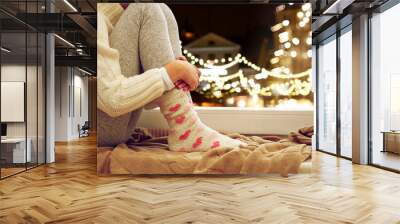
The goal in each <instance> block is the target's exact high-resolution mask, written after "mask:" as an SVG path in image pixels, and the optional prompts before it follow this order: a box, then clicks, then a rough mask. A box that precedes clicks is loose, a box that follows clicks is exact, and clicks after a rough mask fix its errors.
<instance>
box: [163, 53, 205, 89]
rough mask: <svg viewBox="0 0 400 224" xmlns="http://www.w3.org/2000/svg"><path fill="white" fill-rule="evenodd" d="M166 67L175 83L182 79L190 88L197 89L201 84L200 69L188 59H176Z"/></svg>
mask: <svg viewBox="0 0 400 224" xmlns="http://www.w3.org/2000/svg"><path fill="white" fill-rule="evenodd" d="M164 67H165V69H166V70H167V73H168V75H169V77H170V78H171V80H172V82H173V83H176V82H177V81H178V80H181V81H183V82H184V83H186V85H187V86H188V87H189V89H188V90H195V89H196V88H197V86H198V85H199V70H198V69H197V68H196V67H195V66H194V65H192V64H190V63H188V62H187V61H182V60H175V61H172V62H170V63H168V64H166V65H165V66H164Z"/></svg>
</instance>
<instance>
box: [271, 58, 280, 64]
mask: <svg viewBox="0 0 400 224" xmlns="http://www.w3.org/2000/svg"><path fill="white" fill-rule="evenodd" d="M270 62H271V64H276V63H278V62H279V58H278V57H274V58H271V60H270Z"/></svg>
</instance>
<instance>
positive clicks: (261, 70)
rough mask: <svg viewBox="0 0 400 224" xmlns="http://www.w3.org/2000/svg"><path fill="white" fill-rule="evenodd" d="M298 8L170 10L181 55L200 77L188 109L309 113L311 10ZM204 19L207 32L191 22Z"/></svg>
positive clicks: (191, 7)
mask: <svg viewBox="0 0 400 224" xmlns="http://www.w3.org/2000/svg"><path fill="white" fill-rule="evenodd" d="M302 6H303V5H302V4H290V5H289V4H288V5H274V4H261V5H260V4H257V5H251V4H250V5H223V6H222V5H221V6H216V5H196V6H194V5H172V6H171V9H172V11H173V12H174V14H175V16H176V18H177V22H178V25H179V27H180V28H181V30H182V32H181V40H182V45H183V49H184V51H183V53H184V55H185V56H186V57H187V59H188V60H189V62H191V63H192V64H194V65H196V66H197V67H198V68H200V69H201V71H202V76H201V78H200V85H199V88H198V89H197V90H196V91H193V92H192V93H191V94H192V98H193V101H194V103H195V104H196V105H199V106H226V107H271V108H279V109H284V110H293V109H296V110H297V109H305V110H313V102H312V101H313V94H312V92H311V85H310V72H311V70H310V69H311V8H310V7H308V6H307V5H306V6H307V7H302ZM204 13H206V14H207V15H208V16H209V17H210V18H213V23H212V26H211V25H210V26H209V25H205V24H204V21H201V20H197V19H195V18H196V16H194V15H199V16H201V15H202V14H204ZM237 15H247V16H241V17H238V16H237ZM226 21H229V23H227V22H226ZM249 24H251V25H250V26H249Z"/></svg>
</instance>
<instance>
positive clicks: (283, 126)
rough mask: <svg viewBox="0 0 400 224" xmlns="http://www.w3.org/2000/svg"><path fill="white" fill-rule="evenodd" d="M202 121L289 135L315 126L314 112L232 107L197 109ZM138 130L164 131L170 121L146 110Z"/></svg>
mask: <svg viewBox="0 0 400 224" xmlns="http://www.w3.org/2000/svg"><path fill="white" fill-rule="evenodd" d="M196 112H197V113H198V115H199V116H200V118H201V120H202V121H203V122H204V123H205V124H207V125H208V126H210V127H212V128H214V129H216V130H218V131H221V132H227V133H231V132H239V133H243V134H261V135H262V134H276V135H287V134H288V133H289V132H291V131H296V130H298V129H299V128H302V127H306V126H312V125H313V116H314V112H313V111H312V110H296V111H295V110H290V111H288V110H276V109H268V108H266V109H250V108H229V107H196ZM137 126H138V127H145V128H151V129H165V128H167V127H168V126H167V122H166V121H165V119H164V117H163V116H162V114H161V113H160V111H159V109H158V108H156V109H152V110H145V111H143V113H142V115H141V117H140V119H139V121H138V125H137Z"/></svg>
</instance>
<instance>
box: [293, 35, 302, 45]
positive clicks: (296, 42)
mask: <svg viewBox="0 0 400 224" xmlns="http://www.w3.org/2000/svg"><path fill="white" fill-rule="evenodd" d="M292 43H293V44H294V45H299V44H300V40H299V38H297V37H294V38H293V39H292Z"/></svg>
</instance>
